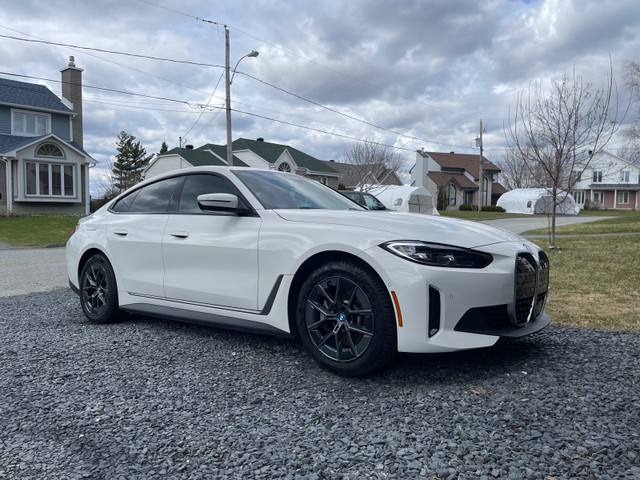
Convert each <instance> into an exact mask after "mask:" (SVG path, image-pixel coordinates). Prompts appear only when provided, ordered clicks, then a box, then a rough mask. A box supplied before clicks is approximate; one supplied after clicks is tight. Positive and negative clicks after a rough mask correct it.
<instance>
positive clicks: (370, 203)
mask: <svg viewBox="0 0 640 480" xmlns="http://www.w3.org/2000/svg"><path fill="white" fill-rule="evenodd" d="M363 197H364V203H366V205H367V208H368V209H369V210H382V209H384V205H382V204H381V203H380V202H379V201H378V200H377V199H376V198H375V197H374V196H373V195H371V194H368V193H365V194H363Z"/></svg>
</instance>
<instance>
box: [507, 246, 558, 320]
mask: <svg viewBox="0 0 640 480" xmlns="http://www.w3.org/2000/svg"><path fill="white" fill-rule="evenodd" d="M548 291H549V258H548V257H547V256H546V255H545V254H544V252H542V251H540V252H539V253H538V261H536V259H535V258H534V257H533V255H531V254H530V253H520V254H518V256H517V257H516V279H515V303H514V306H513V307H512V309H510V318H511V322H512V324H513V325H515V326H516V327H519V326H523V325H526V324H528V323H530V322H533V321H534V320H535V319H536V318H538V317H539V316H540V315H541V314H542V311H543V310H544V306H545V303H546V301H547V293H548Z"/></svg>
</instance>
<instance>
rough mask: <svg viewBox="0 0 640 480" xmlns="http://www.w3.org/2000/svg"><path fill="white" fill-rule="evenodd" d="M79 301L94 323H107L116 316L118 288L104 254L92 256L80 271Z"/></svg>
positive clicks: (86, 314)
mask: <svg viewBox="0 0 640 480" xmlns="http://www.w3.org/2000/svg"><path fill="white" fill-rule="evenodd" d="M80 303H81V304H82V310H83V311H84V314H85V316H86V317H87V318H88V319H89V320H91V321H92V322H94V323H108V322H111V321H113V320H115V319H116V318H117V316H118V289H117V287H116V278H115V275H114V273H113V268H112V267H111V265H110V264H109V261H108V260H107V259H106V258H105V257H104V255H101V254H96V255H94V256H92V257H91V258H90V259H89V260H87V263H85V264H84V266H83V267H82V271H81V272H80Z"/></svg>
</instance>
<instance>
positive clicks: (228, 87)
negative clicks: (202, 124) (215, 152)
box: [224, 25, 259, 167]
mask: <svg viewBox="0 0 640 480" xmlns="http://www.w3.org/2000/svg"><path fill="white" fill-rule="evenodd" d="M224 37H225V64H224V68H225V84H226V91H227V92H226V93H227V165H228V166H229V167H231V166H232V165H233V146H232V145H231V142H232V140H231V82H232V81H233V76H235V75H236V69H237V68H238V64H239V63H240V61H241V60H242V59H243V58H245V57H257V56H258V55H259V53H258V52H257V51H256V50H251V52H250V53H247V54H246V55H244V56H242V57H240V60H238V62H237V63H236V66H235V67H234V68H233V76H231V68H230V67H229V29H228V28H227V26H226V25H225V26H224Z"/></svg>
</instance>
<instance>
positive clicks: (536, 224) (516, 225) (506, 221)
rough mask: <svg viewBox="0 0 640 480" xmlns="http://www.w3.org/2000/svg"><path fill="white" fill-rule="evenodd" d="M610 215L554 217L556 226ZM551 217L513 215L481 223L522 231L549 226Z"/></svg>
mask: <svg viewBox="0 0 640 480" xmlns="http://www.w3.org/2000/svg"><path fill="white" fill-rule="evenodd" d="M606 218H611V217H586V216H585V217H576V216H573V215H572V216H561V217H556V226H561V225H572V224H574V223H589V222H595V221H597V220H604V219H606ZM550 222H551V218H547V217H541V216H531V217H515V218H495V219H493V220H483V221H482V223H484V224H486V225H492V226H494V227H501V228H504V229H506V230H509V231H511V232H515V233H523V232H526V231H528V230H534V229H536V228H547V227H549V225H550Z"/></svg>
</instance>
